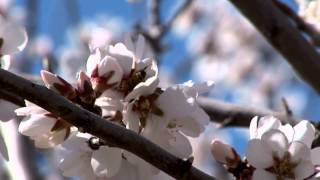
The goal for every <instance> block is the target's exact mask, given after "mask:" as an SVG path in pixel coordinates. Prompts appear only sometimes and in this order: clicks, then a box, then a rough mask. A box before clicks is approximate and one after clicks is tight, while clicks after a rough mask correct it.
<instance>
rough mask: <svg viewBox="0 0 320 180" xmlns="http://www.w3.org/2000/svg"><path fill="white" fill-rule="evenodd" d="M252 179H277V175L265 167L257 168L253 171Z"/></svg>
mask: <svg viewBox="0 0 320 180" xmlns="http://www.w3.org/2000/svg"><path fill="white" fill-rule="evenodd" d="M252 180H277V177H276V176H275V175H274V174H272V173H270V172H268V171H266V170H264V169H256V170H255V171H254V173H253V176H252Z"/></svg>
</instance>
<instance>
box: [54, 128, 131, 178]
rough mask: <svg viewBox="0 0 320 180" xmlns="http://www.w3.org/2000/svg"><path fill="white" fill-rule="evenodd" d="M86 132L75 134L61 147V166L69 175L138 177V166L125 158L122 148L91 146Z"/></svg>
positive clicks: (81, 176)
mask: <svg viewBox="0 0 320 180" xmlns="http://www.w3.org/2000/svg"><path fill="white" fill-rule="evenodd" d="M92 137H93V136H91V135H89V134H84V133H76V134H73V135H72V136H71V137H70V138H69V139H68V140H66V141H65V142H64V143H63V144H62V145H61V147H60V149H59V156H60V157H59V168H60V169H61V170H62V171H63V175H64V176H67V177H72V176H78V177H80V179H81V180H91V179H97V180H98V179H99V180H100V179H108V180H109V179H114V180H116V179H121V178H125V179H128V180H130V179H132V180H135V179H137V174H136V168H135V167H134V166H133V165H132V164H130V163H129V162H128V161H126V160H125V159H123V157H122V150H121V149H119V148H113V147H108V146H106V145H103V146H97V147H91V146H90V145H89V141H90V138H92Z"/></svg>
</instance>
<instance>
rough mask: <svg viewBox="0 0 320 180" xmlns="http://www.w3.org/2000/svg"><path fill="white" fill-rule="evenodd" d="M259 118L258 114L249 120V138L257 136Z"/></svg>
mask: <svg viewBox="0 0 320 180" xmlns="http://www.w3.org/2000/svg"><path fill="white" fill-rule="evenodd" d="M259 119H260V118H259V117H258V116H255V117H254V118H252V119H251V121H250V126H249V134H250V139H255V138H258V123H259Z"/></svg>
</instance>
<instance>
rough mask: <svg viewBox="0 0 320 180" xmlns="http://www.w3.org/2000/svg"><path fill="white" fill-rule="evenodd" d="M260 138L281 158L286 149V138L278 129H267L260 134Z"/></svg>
mask: <svg viewBox="0 0 320 180" xmlns="http://www.w3.org/2000/svg"><path fill="white" fill-rule="evenodd" d="M261 140H262V141H263V142H264V143H266V144H267V145H268V146H269V147H270V148H271V149H272V152H273V153H275V154H276V155H277V157H278V158H282V157H283V156H284V154H285V152H286V151H287V148H288V139H287V137H286V136H285V135H284V134H283V133H282V132H281V131H280V130H277V129H271V130H269V131H267V132H266V133H264V134H263V135H262V137H261Z"/></svg>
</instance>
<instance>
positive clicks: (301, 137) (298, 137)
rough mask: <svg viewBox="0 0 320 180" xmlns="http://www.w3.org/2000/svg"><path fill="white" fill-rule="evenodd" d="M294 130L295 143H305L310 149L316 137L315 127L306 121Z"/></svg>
mask: <svg viewBox="0 0 320 180" xmlns="http://www.w3.org/2000/svg"><path fill="white" fill-rule="evenodd" d="M293 129H294V132H295V133H294V137H293V140H294V141H301V142H303V143H305V144H306V145H307V146H308V147H311V144H312V141H313V140H314V137H315V128H314V126H313V125H312V124H311V123H310V122H309V121H306V120H303V121H301V122H299V123H298V124H297V125H295V126H294V127H293Z"/></svg>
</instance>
